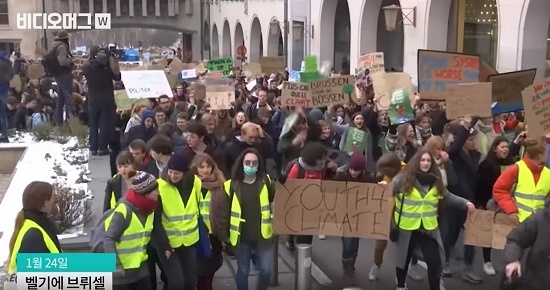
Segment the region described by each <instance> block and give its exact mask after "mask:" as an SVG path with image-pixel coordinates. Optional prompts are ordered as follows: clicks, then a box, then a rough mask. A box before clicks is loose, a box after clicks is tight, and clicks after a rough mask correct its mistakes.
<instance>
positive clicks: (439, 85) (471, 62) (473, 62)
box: [418, 49, 479, 100]
mask: <svg viewBox="0 0 550 290" xmlns="http://www.w3.org/2000/svg"><path fill="white" fill-rule="evenodd" d="M478 81H479V57H478V56H474V55H466V54H458V53H452V52H445V51H433V50H422V49H419V50H418V90H419V92H420V94H421V95H422V99H423V100H445V99H446V98H445V95H446V94H447V86H448V85H450V84H457V83H475V82H478Z"/></svg>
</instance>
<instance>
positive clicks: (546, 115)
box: [521, 78, 550, 136]
mask: <svg viewBox="0 0 550 290" xmlns="http://www.w3.org/2000/svg"><path fill="white" fill-rule="evenodd" d="M521 94H522V95H523V107H524V109H525V120H526V121H527V122H528V123H529V135H531V134H532V136H543V135H545V134H548V133H550V78H547V79H544V80H542V81H541V82H539V83H536V84H533V85H531V86H529V87H527V88H526V89H525V90H523V91H522V92H521Z"/></svg>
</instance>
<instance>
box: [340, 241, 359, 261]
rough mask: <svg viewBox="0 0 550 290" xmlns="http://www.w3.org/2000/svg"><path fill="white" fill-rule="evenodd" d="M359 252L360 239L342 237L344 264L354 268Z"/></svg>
mask: <svg viewBox="0 0 550 290" xmlns="http://www.w3.org/2000/svg"><path fill="white" fill-rule="evenodd" d="M358 252H359V238H346V237H342V263H343V264H346V265H349V266H354V265H355V259H356V258H357V253H358Z"/></svg>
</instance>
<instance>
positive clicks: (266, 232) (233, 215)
mask: <svg viewBox="0 0 550 290" xmlns="http://www.w3.org/2000/svg"><path fill="white" fill-rule="evenodd" d="M224 190H225V192H226V193H227V195H228V197H229V199H228V205H229V208H230V214H228V217H227V218H228V219H229V243H230V244H231V246H232V247H234V248H235V253H236V254H237V275H236V278H235V281H236V284H237V290H248V274H249V273H250V262H251V260H252V255H253V254H254V256H255V259H256V261H257V263H256V267H257V270H258V272H259V275H258V279H259V283H258V285H259V286H258V288H257V289H259V290H267V288H268V286H269V278H270V277H271V271H272V269H271V261H272V259H277V257H273V250H272V248H273V246H274V244H273V225H272V222H271V214H272V212H271V203H272V202H273V197H274V191H275V189H274V182H272V180H271V178H270V177H269V175H268V174H267V173H266V167H265V162H264V160H263V158H262V157H261V155H260V153H259V152H258V151H257V150H256V149H252V148H250V149H246V150H245V151H244V152H243V153H242V154H241V155H240V156H239V158H237V160H236V162H235V165H234V167H233V174H232V176H231V180H228V181H226V182H225V183H224ZM243 221H246V222H243Z"/></svg>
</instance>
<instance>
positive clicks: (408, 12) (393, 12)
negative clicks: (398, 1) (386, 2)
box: [382, 5, 416, 31]
mask: <svg viewBox="0 0 550 290" xmlns="http://www.w3.org/2000/svg"><path fill="white" fill-rule="evenodd" d="M382 9H383V10H384V18H385V19H386V30H388V31H395V27H396V26H397V25H398V24H401V23H403V25H412V26H413V27H416V6H415V7H413V8H401V7H399V6H397V5H390V6H386V7H383V8H382ZM399 13H401V16H402V20H401V21H400V22H399V23H398V22H397V15H398V14H399Z"/></svg>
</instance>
